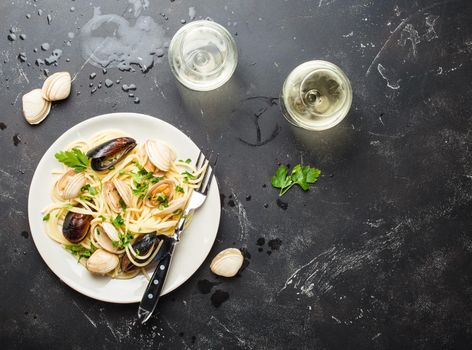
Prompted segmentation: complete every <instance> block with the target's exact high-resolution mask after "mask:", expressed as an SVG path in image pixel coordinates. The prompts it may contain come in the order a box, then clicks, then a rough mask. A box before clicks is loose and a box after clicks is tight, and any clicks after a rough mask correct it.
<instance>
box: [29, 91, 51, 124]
mask: <svg viewBox="0 0 472 350" xmlns="http://www.w3.org/2000/svg"><path fill="white" fill-rule="evenodd" d="M22 102H23V115H24V116H25V119H26V121H27V122H28V123H30V124H33V125H34V124H39V123H41V122H42V121H43V120H44V118H46V117H47V115H48V114H49V111H50V110H51V102H49V101H46V100H45V99H44V98H43V96H42V93H41V89H34V90H33V91H30V92H28V93H27V94H24V95H23V97H22Z"/></svg>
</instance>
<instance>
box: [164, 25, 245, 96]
mask: <svg viewBox="0 0 472 350" xmlns="http://www.w3.org/2000/svg"><path fill="white" fill-rule="evenodd" d="M237 63H238V51H237V48H236V43H235V42H234V39H233V37H232V36H231V34H230V33H229V32H228V31H227V30H226V29H225V28H224V27H223V26H221V25H219V24H218V23H215V22H212V21H208V20H201V21H195V22H191V23H189V24H186V25H185V26H183V27H182V28H180V29H179V30H178V31H177V33H175V35H174V37H173V38H172V40H171V42H170V45H169V64H170V68H171V70H172V73H173V74H174V75H175V77H176V78H177V80H179V81H180V82H181V83H182V84H183V85H185V86H186V87H188V88H189V89H192V90H197V91H208V90H213V89H216V88H218V87H220V86H221V85H223V84H224V83H226V82H227V81H228V80H229V79H230V78H231V76H232V75H233V73H234V70H235V69H236V66H237Z"/></svg>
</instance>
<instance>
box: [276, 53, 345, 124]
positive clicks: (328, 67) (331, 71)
mask: <svg viewBox="0 0 472 350" xmlns="http://www.w3.org/2000/svg"><path fill="white" fill-rule="evenodd" d="M280 100H281V108H282V112H283V114H284V116H285V118H286V119H287V120H288V121H289V122H290V123H292V124H294V125H296V126H299V127H302V128H305V129H308V130H325V129H329V128H332V127H333V126H335V125H336V124H338V123H340V122H341V121H342V120H343V119H344V117H345V116H346V115H347V113H348V112H349V109H350V108H351V103H352V88H351V84H350V82H349V79H348V78H347V76H346V75H345V74H344V72H343V71H342V70H341V69H340V68H339V67H338V66H336V65H334V64H332V63H330V62H326V61H319V60H315V61H309V62H305V63H303V64H301V65H299V66H298V67H296V68H295V69H294V70H293V71H292V72H290V74H289V75H288V77H287V79H286V80H285V82H284V85H283V88H282V93H281V99H280Z"/></svg>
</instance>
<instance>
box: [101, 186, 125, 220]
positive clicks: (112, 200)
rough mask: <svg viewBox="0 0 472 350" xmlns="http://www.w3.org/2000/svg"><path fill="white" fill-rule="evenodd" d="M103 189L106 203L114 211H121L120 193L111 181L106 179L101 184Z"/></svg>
mask: <svg viewBox="0 0 472 350" xmlns="http://www.w3.org/2000/svg"><path fill="white" fill-rule="evenodd" d="M103 190H104V194H105V198H106V202H107V203H108V205H109V207H110V209H111V210H113V211H114V212H115V213H120V212H121V205H120V198H121V197H120V194H119V193H118V191H117V190H116V188H115V185H114V184H113V182H112V181H107V182H105V183H104V184H103Z"/></svg>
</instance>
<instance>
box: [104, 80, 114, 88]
mask: <svg viewBox="0 0 472 350" xmlns="http://www.w3.org/2000/svg"><path fill="white" fill-rule="evenodd" d="M105 86H106V87H107V88H109V87H111V86H113V80H110V79H106V80H105Z"/></svg>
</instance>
